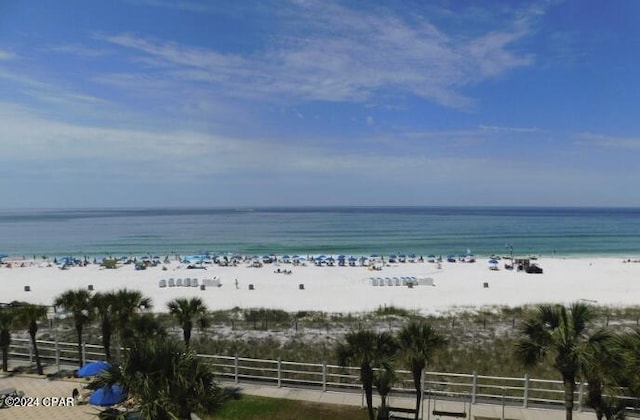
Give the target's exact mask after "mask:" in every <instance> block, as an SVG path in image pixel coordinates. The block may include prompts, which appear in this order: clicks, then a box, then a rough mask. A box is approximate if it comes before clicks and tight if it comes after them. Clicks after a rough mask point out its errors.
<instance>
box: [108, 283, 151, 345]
mask: <svg viewBox="0 0 640 420" xmlns="http://www.w3.org/2000/svg"><path fill="white" fill-rule="evenodd" d="M115 301H116V304H115V307H114V311H115V316H116V328H117V331H118V337H119V340H118V342H119V346H121V345H122V342H123V337H125V336H130V335H131V332H130V331H129V329H130V328H131V322H132V321H133V320H134V319H135V318H136V317H137V316H138V314H139V313H140V311H143V310H146V309H151V308H152V307H153V305H152V303H151V298H149V297H146V296H143V294H142V293H141V292H140V291H139V290H129V289H126V288H125V289H120V290H118V291H117V292H115ZM118 348H119V347H118Z"/></svg>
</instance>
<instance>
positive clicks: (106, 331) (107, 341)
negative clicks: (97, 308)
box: [102, 325, 113, 363]
mask: <svg viewBox="0 0 640 420" xmlns="http://www.w3.org/2000/svg"><path fill="white" fill-rule="evenodd" d="M102 347H104V358H105V359H107V362H109V363H111V362H113V360H111V327H110V326H109V325H102Z"/></svg>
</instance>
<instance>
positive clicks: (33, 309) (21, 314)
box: [13, 303, 47, 375]
mask: <svg viewBox="0 0 640 420" xmlns="http://www.w3.org/2000/svg"><path fill="white" fill-rule="evenodd" d="M13 310H14V311H15V319H16V321H17V322H18V323H19V324H20V325H21V326H23V327H25V328H26V329H27V331H28V332H29V338H30V340H31V348H32V349H33V356H34V358H35V361H36V371H37V373H38V375H44V372H43V370H42V361H41V360H40V352H39V350H38V341H37V340H36V336H37V334H38V323H39V322H40V321H42V320H44V319H47V307H46V306H42V305H34V304H32V303H25V304H21V305H18V306H14V309H13Z"/></svg>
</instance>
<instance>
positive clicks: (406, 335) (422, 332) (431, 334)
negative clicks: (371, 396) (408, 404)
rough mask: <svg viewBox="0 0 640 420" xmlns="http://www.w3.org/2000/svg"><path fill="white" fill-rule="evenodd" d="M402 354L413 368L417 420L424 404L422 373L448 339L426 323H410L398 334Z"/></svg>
mask: <svg viewBox="0 0 640 420" xmlns="http://www.w3.org/2000/svg"><path fill="white" fill-rule="evenodd" d="M398 342H399V345H400V353H401V354H402V356H403V358H404V359H405V360H406V362H407V364H408V365H409V366H410V368H411V374H412V376H413V386H414V388H415V390H416V411H415V420H418V417H419V414H420V405H421V404H422V372H423V371H424V369H425V368H426V366H427V363H429V362H431V360H432V358H433V355H434V353H435V352H436V351H437V350H439V349H440V348H442V347H444V345H445V344H446V339H445V338H444V336H442V335H441V334H440V333H438V332H437V331H436V330H435V329H433V327H432V326H431V325H430V324H427V323H426V322H419V321H410V322H409V323H408V324H406V325H405V326H404V327H403V328H402V329H401V330H400V331H399V332H398Z"/></svg>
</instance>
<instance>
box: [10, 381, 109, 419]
mask: <svg viewBox="0 0 640 420" xmlns="http://www.w3.org/2000/svg"><path fill="white" fill-rule="evenodd" d="M84 384H85V383H83V382H81V381H80V380H60V379H58V380H49V379H46V378H43V377H41V376H37V375H27V374H20V375H16V376H3V377H0V389H7V388H15V389H16V390H17V391H21V392H24V395H25V397H28V398H26V399H25V401H28V402H30V403H33V404H35V403H37V404H39V406H38V407H36V406H31V407H11V408H3V409H0V419H1V420H4V419H7V420H9V419H18V420H45V419H46V420H63V419H64V420H68V419H79V420H85V419H86V420H89V419H92V420H95V419H96V418H97V417H96V414H98V413H99V412H100V410H99V409H98V408H97V407H94V406H91V405H79V404H77V403H75V402H73V405H72V406H64V404H68V403H69V402H70V397H71V393H72V392H73V389H74V388H77V389H78V390H79V391H80V390H81V389H82V386H83V385H84ZM54 403H55V406H52V405H54ZM60 404H63V406H60ZM45 405H46V406H45Z"/></svg>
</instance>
